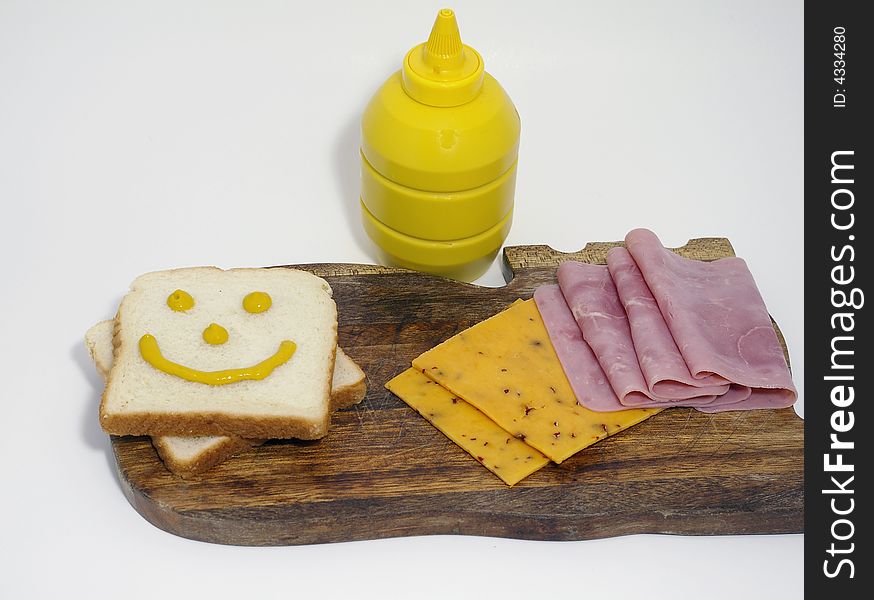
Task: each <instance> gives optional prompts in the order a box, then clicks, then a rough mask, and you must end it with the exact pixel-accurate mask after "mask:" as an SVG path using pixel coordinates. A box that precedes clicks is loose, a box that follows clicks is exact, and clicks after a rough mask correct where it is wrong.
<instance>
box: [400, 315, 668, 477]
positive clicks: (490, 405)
mask: <svg viewBox="0 0 874 600" xmlns="http://www.w3.org/2000/svg"><path fill="white" fill-rule="evenodd" d="M413 367H414V368H416V369H417V370H419V371H420V372H421V373H423V374H425V375H427V376H428V377H429V378H430V379H433V380H434V381H436V382H437V383H439V384H440V385H441V386H443V387H444V388H446V389H447V390H449V391H450V392H452V393H453V394H455V395H456V396H459V397H461V398H464V399H465V400H466V401H467V402H469V403H470V404H472V405H473V406H474V407H476V408H477V409H479V410H481V411H482V412H483V413H485V414H486V416H488V417H489V418H490V419H492V420H493V421H494V422H495V423H497V424H498V425H499V426H500V427H501V428H503V429H504V430H506V431H508V432H509V433H511V434H512V435H514V436H515V437H516V438H518V439H520V440H522V441H524V442H525V443H526V444H528V445H530V446H533V447H534V448H537V449H538V450H540V451H541V452H542V453H543V454H545V455H546V456H548V457H549V458H551V459H552V460H554V461H555V462H557V463H560V462H562V461H563V460H565V459H567V458H568V457H570V456H572V455H573V454H575V453H577V452H579V451H580V450H582V449H583V448H585V447H587V446H590V445H591V444H594V443H595V442H597V441H598V440H600V439H602V438H605V437H607V436H608V435H611V434H614V433H616V432H619V431H622V430H623V429H627V428H628V427H631V426H632V425H635V424H637V423H640V422H641V421H643V420H644V419H647V418H648V417H651V416H652V415H654V414H656V413H657V412H659V409H632V410H620V411H616V412H594V411H590V410H588V409H586V408H584V407H583V406H580V405H579V404H577V401H576V397H575V396H574V393H573V391H572V390H571V387H570V383H569V382H568V380H567V377H566V376H565V374H564V371H563V370H562V368H561V363H560V362H559V360H558V357H557V356H556V354H555V350H554V349H553V347H552V344H551V343H550V341H549V334H548V333H547V332H546V327H545V326H544V325H543V320H542V319H541V318H540V313H539V312H538V311H537V306H536V305H535V304H534V300H526V301H524V302H516V303H514V304H513V305H512V306H510V307H509V308H507V309H506V310H504V311H503V312H500V313H498V314H497V315H495V316H493V317H491V318H489V319H486V320H485V321H482V322H480V323H478V324H476V325H474V326H473V327H471V328H469V329H466V330H465V331H462V332H461V333H459V334H457V335H455V336H453V337H451V338H449V339H448V340H446V341H445V342H443V343H442V344H440V345H439V346H436V347H435V348H432V349H431V350H429V351H427V352H425V353H424V354H422V355H421V356H419V357H418V358H416V359H415V360H414V361H413Z"/></svg>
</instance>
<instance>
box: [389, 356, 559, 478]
mask: <svg viewBox="0 0 874 600" xmlns="http://www.w3.org/2000/svg"><path fill="white" fill-rule="evenodd" d="M385 387H387V388H388V389H389V390H391V391H392V392H393V393H394V394H395V395H396V396H398V397H399V398H400V399H401V400H403V401H404V402H406V403H407V404H409V405H410V406H411V407H412V408H413V409H415V410H416V412H418V413H419V414H420V415H422V416H423V417H425V418H426V419H427V420H428V421H430V423H431V424H432V425H434V427H436V428H437V429H439V430H440V431H442V432H443V433H444V434H446V436H447V437H448V438H449V439H450V440H452V441H453V442H455V443H456V444H458V445H459V446H461V447H462V448H464V449H465V450H466V451H467V452H468V453H469V454H470V455H471V456H473V457H474V458H475V459H477V460H478V461H479V462H481V463H482V465H483V466H484V467H485V468H487V469H488V470H489V471H491V472H492V473H494V474H495V475H497V476H498V477H500V478H501V479H502V480H503V481H504V483H506V484H507V485H513V484H515V483H518V482H519V481H521V480H522V479H524V478H526V477H528V476H529V475H531V473H533V472H534V471H536V470H538V469H539V468H541V467H542V466H544V465H546V464H547V463H549V459H548V458H546V457H545V456H543V454H541V453H540V452H538V451H537V450H535V449H534V448H532V447H531V446H529V445H528V444H526V443H525V442H522V441H520V440H518V439H516V438H515V437H513V436H511V435H510V434H508V433H507V432H506V431H504V430H503V429H501V428H500V427H498V426H497V425H495V423H494V421H492V420H491V419H489V418H488V417H487V416H485V415H484V414H483V413H481V412H480V411H478V410H477V409H475V408H474V407H472V406H471V405H470V404H468V403H467V402H465V401H464V400H462V399H460V398H458V397H457V396H455V395H454V394H452V393H450V392H448V391H446V390H445V389H443V388H442V387H440V386H439V385H438V384H436V383H434V381H432V380H431V379H429V378H428V377H425V376H424V375H422V374H421V373H420V372H419V371H417V370H415V369H407V370H406V371H404V372H403V373H401V374H400V375H398V376H397V377H395V378H394V379H392V380H391V381H389V382H388V383H386V384H385Z"/></svg>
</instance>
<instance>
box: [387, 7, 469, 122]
mask: <svg viewBox="0 0 874 600" xmlns="http://www.w3.org/2000/svg"><path fill="white" fill-rule="evenodd" d="M484 73H485V69H484V64H483V59H482V56H480V54H479V52H477V51H476V50H474V49H473V48H471V47H470V46H467V45H465V44H462V43H461V34H460V33H459V31H458V22H457V21H456V20H455V13H454V12H453V11H452V10H451V9H449V8H444V9H441V10H440V12H438V13H437V19H436V20H435V21H434V27H432V28H431V35H430V36H429V37H428V41H427V42H425V43H423V44H419V45H418V46H415V47H413V48H412V49H411V50H410V51H409V52H407V55H406V57H405V58H404V67H403V73H402V81H403V86H404V91H405V92H406V93H407V94H409V96H410V97H411V98H413V99H414V100H416V101H418V102H421V103H422V104H427V105H429V106H437V107H451V106H459V105H461V104H466V103H468V102H470V101H471V100H473V99H474V98H476V97H477V95H478V94H479V93H480V91H481V90H482V87H483V74H484Z"/></svg>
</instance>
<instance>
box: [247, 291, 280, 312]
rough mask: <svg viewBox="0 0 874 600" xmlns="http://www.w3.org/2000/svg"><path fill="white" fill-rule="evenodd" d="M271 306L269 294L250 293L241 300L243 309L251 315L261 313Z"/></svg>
mask: <svg viewBox="0 0 874 600" xmlns="http://www.w3.org/2000/svg"><path fill="white" fill-rule="evenodd" d="M272 305H273V300H271V299H270V294H268V293H267V292H252V293H251V294H246V297H245V298H243V308H244V309H246V312H250V313H253V314H257V313H263V312H264V311H266V310H267V309H269V308H270V307H271V306H272Z"/></svg>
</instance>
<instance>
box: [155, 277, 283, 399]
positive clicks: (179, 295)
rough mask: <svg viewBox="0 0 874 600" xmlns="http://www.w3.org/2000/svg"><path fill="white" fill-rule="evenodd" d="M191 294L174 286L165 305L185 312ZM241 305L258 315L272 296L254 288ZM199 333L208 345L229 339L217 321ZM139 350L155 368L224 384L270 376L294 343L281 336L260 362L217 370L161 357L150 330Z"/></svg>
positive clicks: (191, 300)
mask: <svg viewBox="0 0 874 600" xmlns="http://www.w3.org/2000/svg"><path fill="white" fill-rule="evenodd" d="M195 304H196V301H195V299H194V297H193V296H192V295H191V294H189V293H188V292H186V291H185V290H175V291H174V292H172V293H171V294H170V295H169V296H167V306H168V307H169V308H170V310H172V311H174V312H182V313H185V312H188V311H190V310H191V309H193V308H194V306H195ZM241 305H242V306H241V308H242V309H243V310H244V311H246V312H247V313H250V314H253V315H258V314H262V313H265V312H267V311H269V310H270V307H271V306H273V299H272V298H271V297H270V294H268V293H267V292H263V291H254V292H251V293H249V294H246V296H245V297H244V298H243V299H242V301H241ZM201 337H202V338H203V341H204V342H206V344H208V345H209V346H221V345H222V344H225V343H227V342H228V341H229V339H230V335H229V333H228V330H227V329H225V328H224V327H223V326H222V325H220V324H218V323H209V324H207V326H206V327H205V328H204V329H203V332H202V335H201ZM139 348H140V354H141V355H142V357H143V359H144V360H145V361H146V362H147V363H149V364H150V365H152V366H153V367H154V368H155V369H158V370H159V371H162V372H164V373H167V374H168V375H173V376H174V377H179V378H181V379H185V380H187V381H193V382H195V383H203V384H207V385H227V384H229V383H235V382H237V381H247V380H261V379H264V378H266V377H267V376H269V375H270V374H271V373H272V372H273V370H274V369H275V368H276V367H278V366H280V365H283V364H285V363H286V362H288V361H289V360H290V359H291V357H292V356H293V355H294V352H295V350H296V349H297V345H296V344H295V343H294V342H293V341H291V340H283V341H282V342H280V344H279V348H278V349H277V351H276V352H275V353H274V354H272V355H271V356H268V357H267V358H265V359H264V360H262V361H261V362H259V363H257V364H254V365H251V366H246V367H241V368H229V369H223V370H219V371H201V370H199V369H193V368H191V367H188V366H186V365H183V364H180V363H177V362H173V361H171V360H169V359H167V358H165V357H164V355H163V354H162V353H161V349H160V347H159V346H158V340H157V339H156V338H155V336H153V335H152V334H149V333H146V334H144V335H143V336H142V337H141V338H140V342H139Z"/></svg>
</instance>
